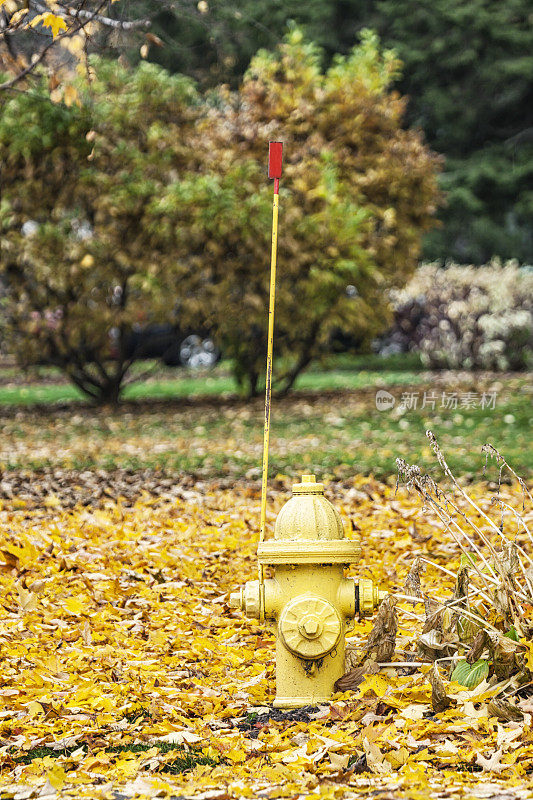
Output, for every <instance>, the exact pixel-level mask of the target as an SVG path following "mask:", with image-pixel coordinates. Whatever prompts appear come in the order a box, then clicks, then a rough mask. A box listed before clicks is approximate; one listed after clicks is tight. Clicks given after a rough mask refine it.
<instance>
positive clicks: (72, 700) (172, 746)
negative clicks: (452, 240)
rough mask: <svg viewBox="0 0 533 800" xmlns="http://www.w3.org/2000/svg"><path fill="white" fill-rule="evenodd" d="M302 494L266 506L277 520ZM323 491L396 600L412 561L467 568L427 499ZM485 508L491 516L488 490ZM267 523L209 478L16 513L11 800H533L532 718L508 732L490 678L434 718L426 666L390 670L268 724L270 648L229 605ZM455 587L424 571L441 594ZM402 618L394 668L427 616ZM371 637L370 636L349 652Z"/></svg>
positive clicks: (243, 497) (362, 632) (356, 486)
mask: <svg viewBox="0 0 533 800" xmlns="http://www.w3.org/2000/svg"><path fill="white" fill-rule="evenodd" d="M82 483H83V478H82V477H80V484H82ZM288 485H289V484H288V483H286V484H285V486H283V487H281V488H277V489H273V490H272V491H271V492H270V495H269V521H270V522H271V521H272V520H273V519H274V515H275V513H276V512H277V510H278V509H279V508H280V506H281V504H282V502H283V501H284V500H285V499H286V498H287V496H288V495H287V488H288ZM119 493H120V492H118V493H117V494H119ZM327 493H328V496H329V497H330V499H332V501H333V502H334V503H335V505H336V506H337V508H338V509H339V510H340V512H341V514H342V516H343V518H344V521H345V523H346V528H347V529H348V530H351V529H352V527H353V529H355V531H357V532H358V533H359V534H360V535H361V537H362V539H363V541H364V547H363V553H364V561H363V562H362V564H360V565H359V567H358V568H355V567H354V568H353V569H352V571H351V574H354V575H355V574H360V575H363V576H368V577H373V578H374V579H376V580H378V581H379V582H380V584H381V585H382V586H383V587H384V588H388V589H400V591H401V590H402V589H401V587H402V586H403V583H404V580H405V577H406V575H407V573H408V571H409V570H410V568H411V567H412V564H413V560H414V558H415V556H424V555H425V556H427V557H429V558H430V559H431V560H432V561H434V562H436V563H439V564H441V565H443V566H445V567H446V568H447V569H449V570H450V571H451V573H454V571H457V569H458V566H459V559H460V552H458V549H457V547H456V545H455V544H454V542H453V540H451V539H450V537H449V535H448V533H447V532H446V531H445V529H444V526H443V525H442V524H441V523H439V522H437V521H436V520H435V519H434V518H432V517H431V515H430V514H429V512H428V511H427V510H425V509H423V508H422V507H421V503H420V501H419V500H418V499H417V497H416V496H415V495H414V494H412V495H409V494H407V493H406V492H405V490H403V489H400V490H398V492H397V493H395V490H394V487H391V486H387V485H385V484H381V483H378V482H377V481H375V480H372V479H368V478H363V477H360V478H354V479H350V480H347V481H345V482H344V483H342V484H341V483H333V484H330V485H329V487H328V490H327ZM473 494H474V496H475V497H477V498H479V502H480V505H481V507H482V508H483V509H484V510H486V511H489V509H490V497H489V493H488V492H487V489H486V487H484V486H479V488H476V489H474V490H473ZM502 496H503V497H504V499H505V500H506V501H507V502H509V504H510V505H511V506H516V507H521V506H520V504H521V501H522V498H521V496H520V494H519V493H517V492H513V491H512V490H511V489H510V488H508V487H503V489H502ZM258 517H259V495H258V492H257V490H256V488H254V487H251V488H246V487H245V486H241V487H240V488H239V489H235V490H233V491H232V490H229V489H226V490H222V489H220V488H216V487H213V486H211V485H209V484H207V483H203V484H200V485H198V484H196V485H191V484H190V483H189V484H188V485H187V486H177V487H176V489H175V490H173V491H168V492H167V497H165V496H164V495H163V496H159V497H154V496H153V495H151V494H148V493H146V494H144V495H143V496H141V497H139V498H138V499H137V500H132V502H127V501H126V500H123V501H120V500H117V499H116V498H110V497H109V496H106V495H105V494H103V495H102V496H101V497H100V498H99V499H98V502H96V503H92V504H88V505H86V506H79V505H78V506H76V507H74V508H66V507H64V506H63V505H62V502H61V498H60V497H57V496H51V497H48V501H44V502H43V503H42V504H41V505H38V504H36V503H31V504H26V505H25V502H24V501H23V500H19V499H17V498H16V497H15V498H11V499H6V500H4V501H3V506H2V510H1V511H0V570H1V572H2V583H1V600H0V603H1V607H0V611H1V620H0V658H1V661H2V665H1V673H0V674H1V675H2V682H1V688H0V701H1V704H0V709H1V710H0V753H1V757H2V770H1V773H0V787H1V791H0V796H2V797H13V798H20V800H23V798H27V797H35V796H40V797H44V796H51V795H53V794H55V793H57V794H61V796H64V797H68V796H76V797H88V798H89V797H90V798H97V797H102V798H107V797H109V798H119V797H130V796H135V797H140V796H147V797H155V796H166V795H168V794H170V795H173V796H175V797H186V798H189V797H191V798H192V797H194V798H204V800H207V799H208V798H209V799H210V800H227V799H229V798H237V797H265V798H270V797H273V798H275V797H294V798H296V797H302V798H303V797H311V798H313V797H316V798H341V797H347V798H350V797H360V796H363V797H364V796H368V797H375V798H380V799H381V800H395V798H400V797H401V798H413V800H414V799H415V798H428V797H453V798H456V797H457V798H462V797H479V798H496V797H498V798H501V797H504V798H508V800H512V798H528V797H531V796H532V793H533V730H532V727H531V712H532V711H533V705H528V701H526V702H525V703H523V706H522V717H521V719H520V721H512V722H502V721H500V720H499V719H498V718H497V717H496V716H493V715H492V714H491V712H490V710H489V701H490V695H491V690H490V688H489V689H487V686H486V684H485V683H484V684H482V685H481V686H480V687H478V688H476V689H473V690H466V689H464V687H461V686H460V685H459V684H457V683H449V682H448V681H447V680H445V688H446V691H447V693H448V695H449V697H451V698H452V701H453V702H452V705H451V706H450V707H449V708H448V709H447V710H446V711H443V712H440V713H435V712H434V711H433V709H432V706H431V685H430V683H429V670H430V666H429V665H427V666H416V667H413V668H404V667H382V668H381V669H380V671H379V672H377V673H376V674H373V675H369V676H368V677H366V678H364V679H363V681H362V683H361V684H360V685H359V686H358V688H357V689H356V690H354V691H347V692H344V693H339V694H337V695H335V697H334V699H333V701H332V703H331V705H328V706H320V707H317V708H312V709H305V710H303V711H298V712H290V713H281V712H279V711H277V712H274V713H273V712H272V709H271V703H272V700H273V697H274V690H275V687H274V661H273V656H274V654H273V640H272V638H271V637H270V635H269V634H267V633H265V630H264V629H263V628H262V627H261V626H260V625H259V624H257V623H255V622H254V621H251V620H249V619H246V618H245V617H244V616H243V615H242V614H241V613H240V612H238V611H234V610H231V609H230V608H229V607H228V604H227V600H228V592H229V591H230V590H232V589H234V588H236V587H238V586H239V585H240V584H242V583H243V582H244V581H246V580H248V579H250V578H253V577H255V574H256V560H255V549H256V531H257V529H258ZM530 518H531V513H529V517H528V520H529V521H531V519H530ZM350 521H351V522H352V523H353V526H352V525H351V524H350ZM453 582H454V581H453V577H451V578H450V579H449V580H448V578H447V576H446V575H445V574H443V573H441V572H440V571H438V570H436V569H434V568H432V567H428V568H427V571H426V574H425V576H424V588H425V590H426V591H427V592H429V593H430V594H431V595H432V596H433V597H435V598H437V597H442V596H444V594H447V595H448V596H449V592H450V588H451V587H452V586H453ZM403 608H404V611H402V612H400V614H399V619H400V625H399V630H398V637H397V641H396V654H395V656H394V660H395V661H397V662H398V663H406V661H410V660H411V659H412V658H413V657H415V658H417V656H416V655H415V654H416V649H415V646H414V641H415V634H418V633H419V632H420V628H421V621H420V620H419V619H417V618H415V617H414V616H413V614H416V615H417V616H419V615H420V614H421V613H422V612H421V611H420V607H415V609H414V611H413V606H410V605H408V604H406V603H405V604H404V605H403ZM371 627H372V624H371V622H359V623H357V624H356V627H355V631H354V633H353V635H352V636H351V640H350V642H351V645H352V651H353V652H357V649H358V648H361V647H362V646H363V644H364V642H365V640H366V638H367V636H368V634H369V632H370V630H371Z"/></svg>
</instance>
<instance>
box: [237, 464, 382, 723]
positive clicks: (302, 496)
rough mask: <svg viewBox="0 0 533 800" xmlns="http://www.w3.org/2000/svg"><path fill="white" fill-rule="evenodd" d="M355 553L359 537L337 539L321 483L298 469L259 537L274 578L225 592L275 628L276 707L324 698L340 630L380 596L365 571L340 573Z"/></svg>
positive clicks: (337, 522)
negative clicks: (271, 525) (269, 529)
mask: <svg viewBox="0 0 533 800" xmlns="http://www.w3.org/2000/svg"><path fill="white" fill-rule="evenodd" d="M360 554H361V546H360V543H359V542H358V541H353V540H350V539H345V538H344V530H343V526H342V521H341V518H340V516H339V514H338V513H337V511H336V509H335V508H334V507H333V506H332V504H331V503H330V502H329V500H327V498H326V497H324V487H323V485H322V484H321V483H316V481H315V477H314V475H304V476H303V477H302V481H301V483H297V484H295V486H293V496H292V497H291V498H290V500H288V501H287V503H285V505H284V506H283V508H282V509H281V511H280V512H279V514H278V517H277V520H276V525H275V531H274V538H273V539H268V540H267V541H261V542H260V543H259V547H258V552H257V555H258V560H259V564H260V566H261V568H263V567H264V565H268V566H271V567H272V566H273V567H275V577H273V578H268V579H267V580H264V581H262V580H261V579H260V580H259V581H249V582H248V583H247V584H246V585H245V586H244V587H243V588H242V589H241V590H240V591H239V592H235V593H233V594H231V596H230V605H231V606H232V607H233V608H241V609H242V610H243V611H245V612H246V614H248V615H249V616H251V617H254V618H255V619H259V618H261V616H262V615H263V614H264V617H265V619H266V623H267V625H268V626H269V627H270V628H271V629H272V630H273V632H274V633H275V635H276V699H275V701H274V705H275V706H276V707H277V708H299V707H301V706H305V705H312V704H316V703H321V702H328V701H329V700H330V698H331V695H332V694H333V687H334V684H335V681H336V680H337V679H338V678H340V677H341V675H343V673H344V654H345V634H346V631H347V630H350V629H351V628H352V627H353V619H354V617H355V616H356V614H357V613H359V614H360V615H368V614H371V613H372V612H373V611H374V609H375V608H377V606H378V605H379V603H380V602H381V600H382V599H383V597H384V596H385V595H386V592H381V591H379V590H378V588H377V586H375V585H374V584H373V582H372V581H371V580H369V579H368V578H361V579H359V580H358V581H357V580H354V579H353V578H346V577H345V575H344V570H345V567H346V566H347V565H348V564H351V563H353V562H354V561H357V560H358V559H359V557H360Z"/></svg>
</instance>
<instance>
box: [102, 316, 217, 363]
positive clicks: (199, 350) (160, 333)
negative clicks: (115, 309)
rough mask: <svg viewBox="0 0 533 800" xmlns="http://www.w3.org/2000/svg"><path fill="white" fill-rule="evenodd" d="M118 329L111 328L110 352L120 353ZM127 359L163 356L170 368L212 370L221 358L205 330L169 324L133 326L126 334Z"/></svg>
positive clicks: (160, 357) (136, 359)
mask: <svg viewBox="0 0 533 800" xmlns="http://www.w3.org/2000/svg"><path fill="white" fill-rule="evenodd" d="M117 333H118V332H117V331H116V329H114V330H112V331H111V342H112V344H111V352H112V355H113V356H114V357H115V358H116V356H117V353H118V342H117ZM124 355H125V357H126V358H127V359H133V360H134V361H140V360H143V359H160V360H161V361H162V362H163V363H164V364H166V366H167V367H180V366H183V367H191V368H193V369H202V368H204V369H209V368H211V367H214V366H215V364H216V363H217V362H218V361H219V360H220V349H219V348H218V347H217V346H216V345H215V343H214V341H213V339H212V338H211V336H210V335H209V334H208V333H206V332H205V331H182V330H180V329H179V328H178V327H176V326H174V325H171V324H169V323H160V324H156V323H152V324H149V325H134V326H133V328H132V330H131V331H130V332H129V333H128V334H126V338H125V343H124Z"/></svg>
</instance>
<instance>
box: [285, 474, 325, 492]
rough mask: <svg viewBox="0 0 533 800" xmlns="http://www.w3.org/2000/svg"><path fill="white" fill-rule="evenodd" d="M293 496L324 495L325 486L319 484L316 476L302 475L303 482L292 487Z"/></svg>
mask: <svg viewBox="0 0 533 800" xmlns="http://www.w3.org/2000/svg"><path fill="white" fill-rule="evenodd" d="M292 493H293V494H324V484H323V483H317V482H316V481H315V476H314V475H302V482H301V483H295V484H293V487H292Z"/></svg>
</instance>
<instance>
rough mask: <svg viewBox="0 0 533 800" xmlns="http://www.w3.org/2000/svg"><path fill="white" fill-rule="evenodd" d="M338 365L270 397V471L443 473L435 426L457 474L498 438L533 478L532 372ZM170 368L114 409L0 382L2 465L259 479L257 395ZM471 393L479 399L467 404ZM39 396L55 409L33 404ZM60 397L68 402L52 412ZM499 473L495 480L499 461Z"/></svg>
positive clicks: (478, 468)
mask: <svg viewBox="0 0 533 800" xmlns="http://www.w3.org/2000/svg"><path fill="white" fill-rule="evenodd" d="M333 366H334V368H333V369H329V370H328V369H324V367H322V368H320V367H319V366H318V367H316V368H315V369H313V370H312V371H309V372H307V373H306V374H305V375H303V376H302V377H301V379H300V381H299V383H298V385H297V391H295V392H294V393H293V394H292V395H290V396H289V397H287V398H284V399H276V398H275V399H274V402H273V411H272V432H271V455H270V464H271V469H270V474H271V476H274V475H276V473H279V474H285V475H290V476H294V475H297V474H298V473H299V472H301V471H302V470H313V471H315V472H317V473H318V474H320V475H322V476H324V475H329V476H331V477H346V476H350V475H353V474H355V473H357V472H359V473H365V474H370V473H373V474H374V475H376V476H379V477H386V476H392V475H394V473H395V459H396V457H398V456H400V457H402V458H404V459H405V460H406V461H408V462H411V463H412V462H415V463H419V464H420V465H421V466H422V467H423V468H426V469H430V470H432V471H433V472H434V473H435V474H438V469H437V467H436V465H435V460H434V458H433V455H432V453H431V451H430V449H429V446H428V442H427V439H426V437H425V431H426V429H428V428H430V429H432V430H433V431H434V433H435V434H436V435H437V436H438V438H439V441H440V442H441V445H442V447H443V449H445V451H446V453H447V455H448V456H449V461H450V464H451V465H452V467H453V468H454V469H455V470H456V471H457V473H458V474H460V475H463V476H467V477H472V478H475V477H482V468H483V464H484V457H483V456H482V455H481V452H480V450H481V447H482V445H483V444H485V443H486V442H491V443H492V444H494V445H495V446H496V447H497V448H498V449H499V450H501V451H502V452H503V453H504V454H505V456H506V457H507V459H508V460H509V461H510V462H511V463H512V465H513V466H514V468H515V469H516V470H517V471H519V472H521V473H522V474H523V475H524V476H527V477H528V478H530V477H531V476H533V453H532V452H531V447H530V444H531V430H532V426H533V409H532V402H531V401H532V389H533V387H532V385H531V381H530V380H529V378H528V376H526V375H502V376H494V375H492V376H491V375H470V374H468V373H460V374H458V373H453V372H449V373H448V372H447V373H440V374H430V373H426V372H423V371H421V370H419V369H416V364H415V365H413V364H409V365H408V366H409V367H410V369H396V370H394V369H391V366H392V365H391V364H390V363H389V364H385V365H384V367H385V368H384V369H369V368H366V369H363V368H361V367H362V366H366V367H372V366H373V365H372V363H367V364H364V362H361V361H359V362H354V361H353V360H352V361H351V362H350V360H349V359H345V358H338V359H337V360H336V362H335V363H334V365H333ZM378 366H382V365H381V363H379V364H378ZM413 366H414V368H413ZM169 373H170V374H168V375H167V374H163V375H158V376H157V377H154V378H152V379H150V380H148V381H144V382H143V383H139V384H134V385H132V386H131V387H130V388H129V390H128V391H129V398H128V400H127V402H125V403H124V404H123V405H121V406H119V407H118V408H115V409H110V408H104V409H97V408H93V407H91V406H89V405H87V404H86V403H82V402H81V401H80V400H79V399H76V395H75V393H74V392H73V390H72V389H71V387H70V386H68V385H67V384H61V383H60V384H54V383H48V384H46V383H41V384H38V383H37V384H32V385H17V386H8V387H4V388H2V389H1V390H0V403H4V407H3V420H2V422H0V427H1V431H2V437H1V443H0V468H5V469H9V470H13V469H41V468H55V467H61V468H68V469H77V470H83V469H94V468H103V469H106V470H110V469H116V468H128V469H140V468H145V467H150V468H155V469H161V470H164V471H165V472H171V473H194V474H196V475H199V476H203V477H206V478H212V477H217V476H232V477H236V478H237V477H248V479H256V478H257V477H258V476H259V468H260V464H261V450H262V427H263V426H262V423H263V401H262V398H258V399H257V400H255V401H253V402H246V401H244V400H242V399H239V398H238V397H236V396H235V394H234V392H235V385H234V383H233V379H232V377H231V375H230V374H229V372H228V370H227V366H225V365H220V366H219V367H217V369H216V370H214V371H213V372H211V373H208V374H207V375H204V376H192V375H190V374H187V373H185V372H180V371H173V372H170V371H169ZM377 389H386V390H388V391H389V392H390V393H391V394H392V395H393V397H394V400H395V405H394V408H393V409H389V410H387V411H378V410H377V408H376V402H375V397H376V390H377ZM424 392H425V393H426V398H428V397H431V396H433V397H434V407H431V405H428V404H427V403H426V406H425V407H421V406H422V404H423V399H424ZM453 392H456V393H457V407H456V408H453V407H446V406H445V405H443V403H442V395H443V393H444V395H445V397H449V396H450V394H452V393H453ZM468 392H470V393H473V394H474V395H475V396H476V398H477V402H476V404H475V405H474V406H473V407H461V405H462V404H463V398H465V397H467V396H468V395H467V393H468ZM483 392H486V393H489V392H494V393H495V407H494V408H482V407H481V402H480V401H481V396H482V393H483ZM404 393H407V394H408V396H409V397H414V396H416V401H417V402H416V408H414V407H411V408H404V409H401V408H400V401H401V399H402V394H404ZM37 399H40V400H41V402H44V403H47V404H48V405H44V406H41V407H35V406H33V407H31V406H30V404H32V403H35V402H36V401H37ZM69 400H71V401H72V402H70V403H68V401H69ZM54 402H61V403H62V404H63V405H60V406H57V407H54V405H53V403H54ZM65 403H66V405H65ZM411 405H414V402H413V401H412V402H411ZM1 413H2V411H1V410H0V414H1ZM492 475H493V476H495V475H497V471H496V470H495V468H494V467H493V469H492Z"/></svg>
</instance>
